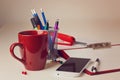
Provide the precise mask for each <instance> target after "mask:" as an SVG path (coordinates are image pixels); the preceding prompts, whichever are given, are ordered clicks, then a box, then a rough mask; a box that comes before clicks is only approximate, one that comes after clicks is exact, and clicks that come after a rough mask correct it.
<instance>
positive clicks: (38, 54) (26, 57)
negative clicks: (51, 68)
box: [10, 30, 48, 70]
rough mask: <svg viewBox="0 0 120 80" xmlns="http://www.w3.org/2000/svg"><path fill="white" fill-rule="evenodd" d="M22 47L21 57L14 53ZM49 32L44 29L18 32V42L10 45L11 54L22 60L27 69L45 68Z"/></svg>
mask: <svg viewBox="0 0 120 80" xmlns="http://www.w3.org/2000/svg"><path fill="white" fill-rule="evenodd" d="M16 46H19V47H20V53H21V58H19V57H17V56H16V55H15V53H14V49H15V47H16ZM47 48H48V34H47V31H44V30H38V31H37V30H28V31H22V32H19V33H18V42H16V43H13V44H12V45H11V46H10V52H11V55H12V56H13V57H14V58H15V59H17V60H18V61H20V62H22V63H23V64H24V66H25V68H26V69H27V70H41V69H44V67H45V64H46V59H47V54H48V50H47Z"/></svg>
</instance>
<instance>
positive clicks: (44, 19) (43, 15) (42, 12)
mask: <svg viewBox="0 0 120 80" xmlns="http://www.w3.org/2000/svg"><path fill="white" fill-rule="evenodd" d="M40 11H41V14H42V18H43V21H44V25H46V23H47V21H46V17H45V13H44V11H43V9H42V8H41V9H40Z"/></svg>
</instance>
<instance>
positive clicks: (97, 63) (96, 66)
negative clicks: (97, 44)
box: [91, 58, 100, 73]
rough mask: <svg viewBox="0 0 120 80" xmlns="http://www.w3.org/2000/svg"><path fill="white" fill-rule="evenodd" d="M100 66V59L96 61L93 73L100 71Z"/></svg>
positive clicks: (92, 69)
mask: <svg viewBox="0 0 120 80" xmlns="http://www.w3.org/2000/svg"><path fill="white" fill-rule="evenodd" d="M99 65H100V60H99V58H97V59H96V61H95V64H94V66H92V68H91V71H92V72H93V73H96V72H97V71H98V67H99Z"/></svg>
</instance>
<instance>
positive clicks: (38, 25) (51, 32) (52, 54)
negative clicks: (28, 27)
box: [31, 9, 59, 60]
mask: <svg viewBox="0 0 120 80" xmlns="http://www.w3.org/2000/svg"><path fill="white" fill-rule="evenodd" d="M40 11H41V15H42V18H43V21H44V25H43V24H42V22H41V20H40V18H39V16H38V14H37V12H36V11H35V10H34V9H32V10H31V12H32V16H33V17H32V18H31V23H32V25H33V28H34V29H36V30H47V31H48V53H49V54H48V59H52V60H54V59H56V58H57V57H58V54H57V44H56V41H57V32H58V24H59V19H57V20H56V22H55V25H54V28H53V27H49V22H48V20H46V17H45V13H44V11H43V9H41V10H40Z"/></svg>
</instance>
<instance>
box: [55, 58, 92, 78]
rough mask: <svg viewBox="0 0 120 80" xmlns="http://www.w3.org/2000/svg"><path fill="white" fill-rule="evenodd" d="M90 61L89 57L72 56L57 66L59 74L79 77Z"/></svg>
mask: <svg viewBox="0 0 120 80" xmlns="http://www.w3.org/2000/svg"><path fill="white" fill-rule="evenodd" d="M89 62H90V59H89V58H73V57H70V58H69V59H68V60H66V61H65V62H64V63H63V64H62V65H61V66H60V67H59V68H57V70H56V71H57V75H58V76H73V77H78V76H80V74H81V73H82V72H83V70H84V69H85V68H86V67H87V66H88V64H89Z"/></svg>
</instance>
